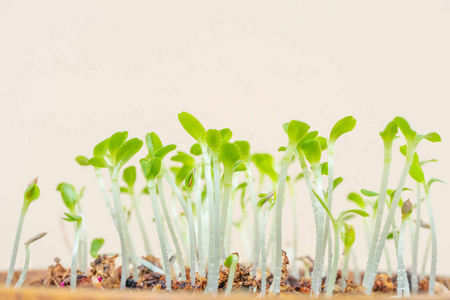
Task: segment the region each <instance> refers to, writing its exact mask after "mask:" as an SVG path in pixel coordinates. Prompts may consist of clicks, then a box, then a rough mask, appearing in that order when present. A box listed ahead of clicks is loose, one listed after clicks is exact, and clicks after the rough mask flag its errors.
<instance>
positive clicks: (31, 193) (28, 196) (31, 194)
mask: <svg viewBox="0 0 450 300" xmlns="http://www.w3.org/2000/svg"><path fill="white" fill-rule="evenodd" d="M39 193H40V191H39V187H38V186H37V177H36V178H35V179H33V180H32V181H31V182H30V183H29V184H28V186H27V188H26V189H25V193H24V196H23V198H24V201H23V204H22V210H21V213H20V218H19V224H18V225H17V231H16V238H15V240H14V247H13V252H12V255H11V261H10V263H9V270H8V275H7V276H6V282H5V286H7V287H8V286H11V281H12V277H13V275H14V267H15V265H16V259H17V250H18V249H19V241H20V235H21V234H22V227H23V221H24V220H25V215H26V214H27V211H28V207H29V206H30V204H31V202H33V201H35V200H36V199H37V198H39Z"/></svg>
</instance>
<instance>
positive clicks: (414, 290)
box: [411, 182, 422, 294]
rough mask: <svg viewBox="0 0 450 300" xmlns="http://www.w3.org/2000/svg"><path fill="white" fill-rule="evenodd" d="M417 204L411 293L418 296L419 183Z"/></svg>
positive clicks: (418, 186)
mask: <svg viewBox="0 0 450 300" xmlns="http://www.w3.org/2000/svg"><path fill="white" fill-rule="evenodd" d="M416 190H417V204H416V228H415V230H414V237H413V240H412V268H411V269H412V274H411V292H412V293H413V294H417V293H418V292H419V278H418V276H417V261H418V252H419V235H420V211H421V208H420V207H421V206H422V205H421V202H422V201H420V200H421V196H420V183H419V182H417V186H416Z"/></svg>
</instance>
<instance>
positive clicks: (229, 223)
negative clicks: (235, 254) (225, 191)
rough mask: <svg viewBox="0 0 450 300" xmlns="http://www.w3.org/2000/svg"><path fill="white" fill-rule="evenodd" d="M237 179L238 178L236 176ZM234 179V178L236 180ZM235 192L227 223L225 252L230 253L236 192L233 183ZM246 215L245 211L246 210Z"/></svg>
mask: <svg viewBox="0 0 450 300" xmlns="http://www.w3.org/2000/svg"><path fill="white" fill-rule="evenodd" d="M234 179H236V178H234ZM234 179H233V180H234ZM232 190H233V192H232V193H231V199H230V205H228V213H227V222H226V224H225V242H224V248H225V247H226V248H225V253H230V247H231V231H232V229H233V211H234V204H235V202H236V201H235V200H234V194H235V184H234V183H233V188H232ZM244 217H246V216H245V212H244Z"/></svg>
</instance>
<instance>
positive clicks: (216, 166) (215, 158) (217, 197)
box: [212, 152, 226, 284]
mask: <svg viewBox="0 0 450 300" xmlns="http://www.w3.org/2000/svg"><path fill="white" fill-rule="evenodd" d="M212 164H213V174H214V215H213V216H214V219H215V222H214V239H215V247H216V248H215V252H216V262H215V263H214V273H215V274H219V270H220V264H221V262H220V261H221V260H222V258H223V259H225V253H223V251H221V250H222V248H223V240H222V235H221V231H222V229H221V227H222V216H221V215H220V204H221V203H222V198H221V197H222V195H221V186H220V160H219V155H218V153H217V152H213V153H212ZM225 215H226V213H225ZM224 219H225V220H226V217H225V218H224ZM218 276H219V275H218ZM217 279H219V277H217ZM217 284H218V282H217Z"/></svg>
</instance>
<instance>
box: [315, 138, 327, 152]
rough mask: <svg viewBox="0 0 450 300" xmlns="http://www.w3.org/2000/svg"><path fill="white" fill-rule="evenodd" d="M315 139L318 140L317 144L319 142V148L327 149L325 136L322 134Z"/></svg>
mask: <svg viewBox="0 0 450 300" xmlns="http://www.w3.org/2000/svg"><path fill="white" fill-rule="evenodd" d="M316 140H317V141H318V142H319V144H320V149H321V150H322V151H325V150H327V147H328V140H327V139H326V138H324V137H323V136H318V137H317V138H316Z"/></svg>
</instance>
